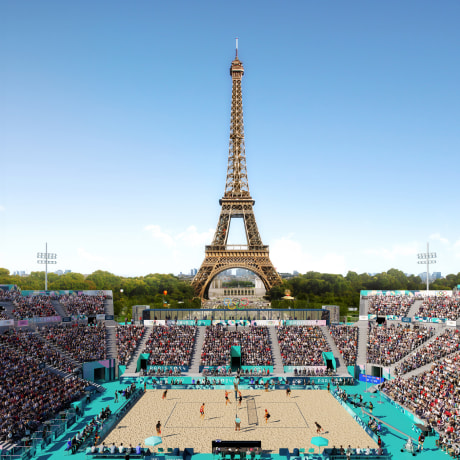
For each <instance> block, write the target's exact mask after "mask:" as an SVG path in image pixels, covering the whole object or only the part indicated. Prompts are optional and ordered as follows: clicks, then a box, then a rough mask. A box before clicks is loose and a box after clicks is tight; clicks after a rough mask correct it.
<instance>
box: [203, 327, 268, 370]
mask: <svg viewBox="0 0 460 460" xmlns="http://www.w3.org/2000/svg"><path fill="white" fill-rule="evenodd" d="M232 346H239V347H241V364H242V365H243V366H270V365H272V364H273V360H272V353H271V349H270V344H269V335H268V329H267V328H266V327H248V328H242V327H241V328H239V329H238V328H236V329H235V330H228V329H227V328H226V327H224V326H222V325H220V324H218V325H216V326H207V327H206V333H205V339H204V344H203V348H202V350H201V365H203V366H226V365H230V364H231V362H230V361H231V357H230V349H231V347H232Z"/></svg>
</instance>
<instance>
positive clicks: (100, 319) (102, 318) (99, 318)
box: [96, 314, 105, 321]
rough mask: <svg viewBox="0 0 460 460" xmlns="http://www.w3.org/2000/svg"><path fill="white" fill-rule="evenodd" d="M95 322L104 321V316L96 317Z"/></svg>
mask: <svg viewBox="0 0 460 460" xmlns="http://www.w3.org/2000/svg"><path fill="white" fill-rule="evenodd" d="M96 320H97V321H102V320H105V315H104V314H100V315H96Z"/></svg>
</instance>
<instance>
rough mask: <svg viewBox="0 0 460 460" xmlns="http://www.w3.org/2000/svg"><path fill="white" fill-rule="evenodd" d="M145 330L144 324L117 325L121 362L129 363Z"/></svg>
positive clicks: (123, 363) (119, 359)
mask: <svg viewBox="0 0 460 460" xmlns="http://www.w3.org/2000/svg"><path fill="white" fill-rule="evenodd" d="M144 331H145V328H144V327H143V326H135V325H134V324H127V325H124V326H120V325H119V326H117V350H118V363H119V364H121V365H125V364H128V361H129V360H130V359H131V357H132V355H133V352H134V350H135V349H136V347H137V344H138V343H139V341H140V340H141V338H142V336H143V335H144Z"/></svg>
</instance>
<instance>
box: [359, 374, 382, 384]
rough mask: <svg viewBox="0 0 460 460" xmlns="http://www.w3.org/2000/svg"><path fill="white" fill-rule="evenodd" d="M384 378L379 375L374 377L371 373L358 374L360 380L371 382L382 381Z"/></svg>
mask: <svg viewBox="0 0 460 460" xmlns="http://www.w3.org/2000/svg"><path fill="white" fill-rule="evenodd" d="M384 380H385V379H384V378H380V377H374V376H373V375H365V374H359V381H360V382H368V383H373V384H378V383H382V382H383V381H384Z"/></svg>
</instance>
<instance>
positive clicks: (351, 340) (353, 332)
mask: <svg viewBox="0 0 460 460" xmlns="http://www.w3.org/2000/svg"><path fill="white" fill-rule="evenodd" d="M329 332H330V334H331V335H332V338H333V339H334V342H335V344H336V345H337V348H338V349H339V351H340V353H341V354H342V356H343V359H344V361H345V363H346V364H347V366H352V365H354V364H356V358H357V356H358V328H357V327H352V326H330V328H329Z"/></svg>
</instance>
